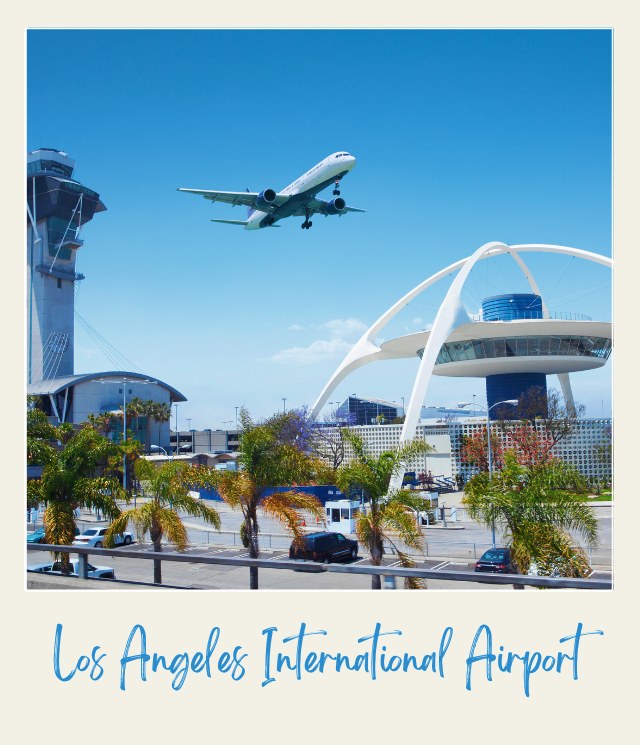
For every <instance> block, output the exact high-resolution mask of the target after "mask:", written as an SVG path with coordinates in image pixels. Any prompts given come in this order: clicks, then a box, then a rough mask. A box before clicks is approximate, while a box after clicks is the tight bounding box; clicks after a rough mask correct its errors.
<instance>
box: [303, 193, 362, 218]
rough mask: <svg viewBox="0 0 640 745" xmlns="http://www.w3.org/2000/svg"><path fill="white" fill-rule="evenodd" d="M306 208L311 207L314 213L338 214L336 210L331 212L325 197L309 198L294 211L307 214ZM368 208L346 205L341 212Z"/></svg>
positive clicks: (359, 210)
mask: <svg viewBox="0 0 640 745" xmlns="http://www.w3.org/2000/svg"><path fill="white" fill-rule="evenodd" d="M305 208H307V209H309V210H310V211H311V212H312V213H316V214H318V215H329V214H336V213H335V212H329V202H325V201H324V199H316V198H315V197H314V198H313V199H309V200H308V201H307V202H305V203H304V204H303V205H302V207H301V208H300V209H299V210H297V211H296V212H294V215H298V216H300V217H302V216H304V215H305ZM366 211H367V210H361V209H359V208H358V207H349V206H348V205H347V207H345V209H344V210H343V211H342V213H340V214H343V215H344V214H345V212H366Z"/></svg>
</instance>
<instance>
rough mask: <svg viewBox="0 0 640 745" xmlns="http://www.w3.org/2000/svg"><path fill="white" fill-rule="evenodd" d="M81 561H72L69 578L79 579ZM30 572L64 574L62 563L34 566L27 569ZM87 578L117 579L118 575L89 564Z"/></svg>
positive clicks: (109, 568) (104, 568) (111, 570)
mask: <svg viewBox="0 0 640 745" xmlns="http://www.w3.org/2000/svg"><path fill="white" fill-rule="evenodd" d="M79 564H80V561H79V560H78V559H76V560H75V561H70V562H69V565H70V567H71V572H70V573H69V574H68V576H69V577H77V576H78V569H79ZM27 571H29V572H44V573H45V574H62V562H61V561H54V562H49V563H48V564H33V565H31V566H28V567H27ZM87 577H91V578H92V579H115V578H116V573H115V572H114V571H113V569H112V568H111V567H94V566H93V564H89V563H87Z"/></svg>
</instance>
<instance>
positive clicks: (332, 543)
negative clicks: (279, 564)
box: [289, 532, 358, 564]
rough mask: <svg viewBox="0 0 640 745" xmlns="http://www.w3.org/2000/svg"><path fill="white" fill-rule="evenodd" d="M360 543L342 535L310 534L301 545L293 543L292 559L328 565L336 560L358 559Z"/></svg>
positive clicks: (290, 555)
mask: <svg viewBox="0 0 640 745" xmlns="http://www.w3.org/2000/svg"><path fill="white" fill-rule="evenodd" d="M357 557H358V541H354V540H351V538H347V537H346V536H344V535H342V533H329V532H327V533H308V534H307V535H305V536H303V537H302V542H301V543H296V542H295V541H293V543H292V544H291V547H290V548H289V558H290V559H311V561H322V562H324V563H325V564H328V563H329V562H330V561H333V560H334V559H356V558H357Z"/></svg>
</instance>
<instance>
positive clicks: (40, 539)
mask: <svg viewBox="0 0 640 745" xmlns="http://www.w3.org/2000/svg"><path fill="white" fill-rule="evenodd" d="M75 534H76V535H79V534H80V531H79V530H78V528H76V529H75ZM27 543H46V540H45V537H44V525H43V526H42V527H40V528H38V529H37V530H34V531H33V533H27Z"/></svg>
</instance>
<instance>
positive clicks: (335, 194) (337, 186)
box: [333, 178, 340, 197]
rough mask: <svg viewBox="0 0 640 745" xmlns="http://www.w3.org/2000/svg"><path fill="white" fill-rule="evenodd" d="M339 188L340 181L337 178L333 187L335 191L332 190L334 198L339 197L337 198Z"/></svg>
mask: <svg viewBox="0 0 640 745" xmlns="http://www.w3.org/2000/svg"><path fill="white" fill-rule="evenodd" d="M339 186H340V179H339V178H337V179H336V187H335V189H334V190H333V196H334V197H339V196H340V189H339Z"/></svg>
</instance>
